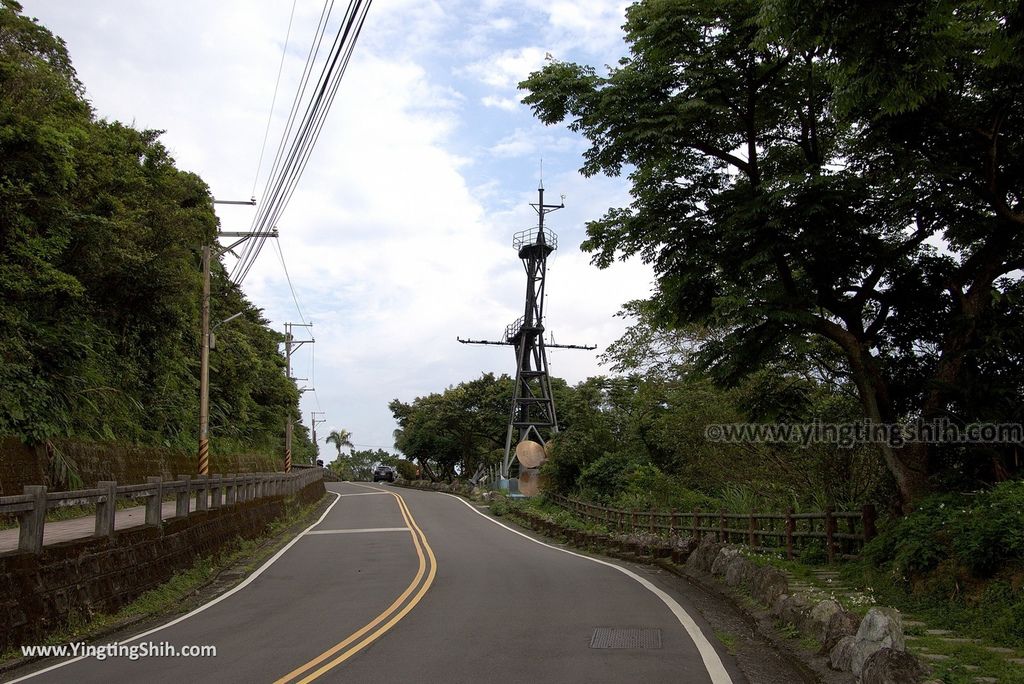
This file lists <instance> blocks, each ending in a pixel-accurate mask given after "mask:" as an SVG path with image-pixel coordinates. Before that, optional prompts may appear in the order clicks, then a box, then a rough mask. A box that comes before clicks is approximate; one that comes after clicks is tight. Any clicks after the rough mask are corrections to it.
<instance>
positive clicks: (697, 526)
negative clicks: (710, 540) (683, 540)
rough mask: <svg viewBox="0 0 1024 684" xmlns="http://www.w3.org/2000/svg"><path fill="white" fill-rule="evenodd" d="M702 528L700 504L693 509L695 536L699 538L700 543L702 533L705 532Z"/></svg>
mask: <svg viewBox="0 0 1024 684" xmlns="http://www.w3.org/2000/svg"><path fill="white" fill-rule="evenodd" d="M700 528H701V524H700V506H698V507H697V508H694V509H693V538H694V539H696V540H697V543H698V544H699V543H700V538H701V535H702V534H703V533H704V530H702V529H700Z"/></svg>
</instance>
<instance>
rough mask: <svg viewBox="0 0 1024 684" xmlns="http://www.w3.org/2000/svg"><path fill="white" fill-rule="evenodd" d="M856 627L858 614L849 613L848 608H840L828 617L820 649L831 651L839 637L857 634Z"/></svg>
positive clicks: (857, 625)
mask: <svg viewBox="0 0 1024 684" xmlns="http://www.w3.org/2000/svg"><path fill="white" fill-rule="evenodd" d="M858 627H860V616H859V615H857V614H856V613H851V612H850V611H848V610H840V611H839V612H838V613H835V614H834V615H833V616H832V617H831V618H829V621H828V627H827V628H826V629H825V638H824V640H823V641H822V650H823V651H824V652H825V653H829V652H831V651H832V648H833V647H834V646H835V645H836V644H837V643H839V640H840V639H842V638H843V637H847V636H848V637H852V636H854V635H855V634H857V628H858Z"/></svg>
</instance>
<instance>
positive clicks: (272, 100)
mask: <svg viewBox="0 0 1024 684" xmlns="http://www.w3.org/2000/svg"><path fill="white" fill-rule="evenodd" d="M297 1H298V0H292V11H291V14H289V15H288V30H287V31H286V32H285V34H284V47H283V48H282V49H281V63H280V64H278V66H277V80H276V81H275V82H274V96H273V97H272V98H270V112H268V113H267V129H266V130H265V131H264V132H263V145H262V146H261V147H260V160H259V161H258V162H257V163H256V175H255V176H254V177H253V179H252V192H251V193H250V194H251V195H252V196H253V197H255V196H256V184H257V183H258V182H259V180H260V170H262V169H263V153H264V152H266V150H267V138H268V137H270V122H271V121H273V120H274V106H275V105H276V104H277V89H278V87H279V86H280V85H281V72H282V71H283V70H284V58H285V55H287V53H288V40H289V39H290V38H291V35H292V20H293V19H294V18H295V4H296V3H297Z"/></svg>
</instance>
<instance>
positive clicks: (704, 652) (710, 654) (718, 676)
mask: <svg viewBox="0 0 1024 684" xmlns="http://www.w3.org/2000/svg"><path fill="white" fill-rule="evenodd" d="M439 493H440V494H444V495H445V496H450V497H451V498H453V499H455V500H456V501H458V502H459V503H462V504H464V505H465V506H466V508H468V509H469V510H471V511H473V512H474V513H476V514H477V515H479V516H480V517H481V518H483V519H484V520H486V521H487V522H492V523H494V524H495V525H497V526H499V527H504V528H505V529H506V530H508V531H509V532H511V533H512V534H518V535H519V536H520V537H522V538H523V539H529V540H530V541H532V542H533V543H534V544H540V545H541V546H546V547H548V548H549V549H554V550H555V551H561V552H562V553H567V554H569V555H570V556H576V557H577V558H583V559H585V560H588V561H593V562H594V563H599V564H600V565H607V566H608V567H609V568H615V569H616V570H618V571H619V572H621V573H622V574H624V575H626V576H627V577H630V578H632V579H634V580H636V581H637V582H639V583H640V585H641V586H642V587H643V588H644V589H647V590H648V591H649V592H651V593H652V594H654V595H655V596H657V597H658V598H660V599H661V601H662V603H664V604H665V605H666V606H668V609H669V610H671V611H672V613H673V614H674V615H675V616H676V619H677V620H679V624H681V625H682V626H683V629H685V630H686V633H687V634H689V635H690V639H691V640H692V641H693V643H694V645H695V646H696V647H697V650H698V651H699V652H700V657H701V660H703V661H704V669H706V670H707V671H708V675H709V676H710V677H711V681H712V684H732V678H731V677H730V676H729V673H728V672H727V671H726V669H725V665H723V664H722V659H721V658H719V657H718V653H717V652H716V651H715V647H714V646H712V645H711V642H709V641H708V639H707V637H706V636H704V633H703V632H702V631H701V630H700V627H698V626H697V623H696V622H695V621H694V619H693V618H692V617H690V614H689V613H687V612H686V611H685V610H683V607H682V606H681V605H679V603H677V602H676V600H675V599H674V598H672V597H671V596H669V595H668V594H666V593H665V592H664V591H662V590H661V589H659V588H658V587H656V586H655V585H654V584H653V583H651V582H650V581H649V580H647V579H644V578H643V577H641V576H640V575H638V574H636V573H635V572H633V571H632V570H628V569H627V568H624V567H622V566H621V565H616V564H615V563H609V562H608V561H603V560H600V559H598V558H592V557H590V556H584V555H583V554H581V553H575V552H573V551H569V550H568V549H562V548H559V547H557V546H552V545H551V544H545V543H544V542H542V541H540V540H538V539H534V538H533V537H531V536H530V535H528V534H523V533H522V532H520V531H519V530H513V529H512V528H511V527H509V526H508V525H506V524H504V523H500V522H498V521H497V520H495V519H493V518H490V517H488V516H486V515H484V514H483V513H481V512H480V511H478V510H477V509H476V508H474V507H473V506H472V505H471V504H470V503H469V502H467V501H466V500H465V499H462V498H460V497H458V496H455V495H454V494H448V493H447V492H439Z"/></svg>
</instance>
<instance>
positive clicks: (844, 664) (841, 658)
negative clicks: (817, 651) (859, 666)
mask: <svg viewBox="0 0 1024 684" xmlns="http://www.w3.org/2000/svg"><path fill="white" fill-rule="evenodd" d="M855 642H856V637H852V636H844V637H843V638H842V639H840V640H839V641H838V642H836V645H835V646H833V647H832V648H831V650H829V652H828V663H829V665H831V666H832V669H833V670H839V671H840V672H849V671H850V670H852V669H853V646H854V643H855Z"/></svg>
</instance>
